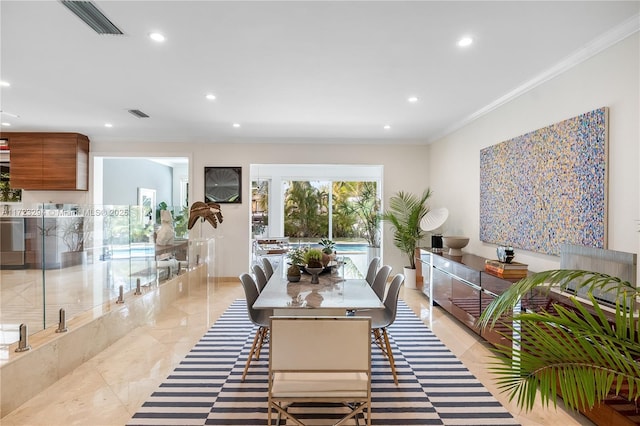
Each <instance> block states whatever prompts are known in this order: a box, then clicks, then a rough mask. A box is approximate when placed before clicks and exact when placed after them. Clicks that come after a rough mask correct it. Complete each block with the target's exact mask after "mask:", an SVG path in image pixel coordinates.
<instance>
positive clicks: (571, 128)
mask: <svg viewBox="0 0 640 426" xmlns="http://www.w3.org/2000/svg"><path fill="white" fill-rule="evenodd" d="M607 120H608V109H607V108H600V109H597V110H594V111H591V112H587V113H585V114H581V115H579V116H577V117H573V118H570V119H568V120H564V121H562V122H559V123H556V124H553V125H550V126H548V127H545V128H542V129H539V130H535V131H533V132H530V133H527V134H525V135H522V136H518V137H515V138H513V139H511V140H508V141H505V142H502V143H499V144H497V145H493V146H490V147H487V148H484V149H482V150H481V151H480V240H481V241H484V242H487V243H493V244H500V245H511V246H513V247H517V248H521V249H524V250H529V251H534V252H538V253H545V254H551V255H559V254H560V245H561V244H563V243H567V244H575V245H581V246H586V247H596V248H606V231H607V229H606V225H607V223H606V206H607V134H608V131H607V127H608V126H607Z"/></svg>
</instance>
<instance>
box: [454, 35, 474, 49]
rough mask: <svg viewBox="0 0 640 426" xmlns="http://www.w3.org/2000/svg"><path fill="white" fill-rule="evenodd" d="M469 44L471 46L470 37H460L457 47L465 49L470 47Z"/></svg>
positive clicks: (471, 40)
mask: <svg viewBox="0 0 640 426" xmlns="http://www.w3.org/2000/svg"><path fill="white" fill-rule="evenodd" d="M471 44H473V39H472V38H471V37H462V38H461V39H460V40H458V46H459V47H467V46H471Z"/></svg>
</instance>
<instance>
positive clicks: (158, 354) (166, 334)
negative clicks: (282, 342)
mask: <svg viewBox="0 0 640 426" xmlns="http://www.w3.org/2000/svg"><path fill="white" fill-rule="evenodd" d="M243 297H244V293H243V291H242V287H241V285H240V283H239V282H238V283H224V282H222V283H218V282H215V281H211V282H210V283H209V284H208V285H207V286H200V287H199V288H197V289H195V290H193V291H191V292H190V294H189V295H188V297H185V298H182V299H179V300H177V301H175V302H174V303H173V304H172V308H171V309H169V310H167V312H166V314H163V315H162V317H161V318H160V319H159V320H157V321H156V322H155V323H151V324H147V325H145V326H143V327H138V328H136V329H134V330H132V331H131V332H130V333H128V334H127V335H126V336H125V337H123V338H122V339H120V340H118V341H117V342H116V343H114V344H112V345H111V346H109V347H108V348H107V349H105V350H104V351H102V352H100V353H99V354H98V355H96V356H94V357H93V358H92V359H90V360H89V361H87V362H85V363H84V364H82V365H81V366H80V367H78V368H76V369H75V370H73V371H72V372H71V373H70V374H68V375H67V376H65V377H63V378H62V379H60V380H58V381H57V382H56V383H55V384H54V385H52V386H50V387H49V388H47V389H45V390H43V391H42V392H41V393H40V394H38V395H36V396H35V397H34V398H32V399H30V400H29V401H27V402H26V403H25V404H23V405H22V406H20V407H19V408H18V409H16V410H15V411H13V412H12V413H10V414H9V415H7V416H5V417H4V418H3V419H2V420H1V421H0V424H2V425H6V426H14V425H23V426H24V425H30V426H37V425H47V426H52V425H83V426H84V425H123V424H125V423H126V422H127V421H128V420H129V418H130V417H131V416H132V415H133V414H134V413H135V412H136V411H137V410H138V408H139V407H140V406H141V405H142V403H143V402H144V401H145V400H146V399H147V398H148V397H149V395H150V394H151V393H152V392H153V391H155V390H156V388H157V387H158V386H159V385H160V383H161V382H162V381H163V380H164V379H165V378H166V376H167V375H168V374H169V373H171V371H173V369H174V368H175V367H176V365H177V364H178V363H179V362H180V360H181V359H182V358H183V357H184V356H185V354H186V353H187V352H188V351H189V350H190V349H191V348H192V347H193V345H194V344H195V343H196V342H197V341H198V340H199V339H200V337H202V335H203V334H204V333H205V332H206V330H207V329H208V328H209V327H210V326H211V325H212V324H213V323H214V322H215V320H216V319H217V318H218V317H219V316H220V315H221V314H222V313H223V312H224V311H225V310H226V308H227V307H228V306H229V304H230V303H231V302H232V301H233V300H235V299H238V298H243ZM400 297H401V298H402V299H404V300H405V302H407V304H408V305H409V306H410V307H411V308H412V310H413V311H414V312H416V314H417V315H418V316H420V317H421V318H422V319H423V321H424V322H425V323H428V317H429V313H431V314H432V316H433V325H432V327H433V331H434V332H435V334H436V335H437V336H438V337H439V338H440V339H441V340H442V341H443V343H444V344H445V345H447V346H448V347H449V349H451V350H452V351H453V352H454V353H455V354H456V355H457V356H458V357H459V358H460V359H461V360H462V361H463V362H464V363H465V365H466V366H467V368H468V369H469V370H470V371H471V372H472V373H473V374H474V375H475V376H476V377H477V378H478V379H479V380H481V381H482V383H483V384H484V385H485V387H487V388H488V389H489V390H490V391H491V392H492V393H493V394H494V396H495V397H496V398H497V399H498V400H499V401H500V402H501V403H502V404H503V405H504V406H505V407H506V408H507V409H508V410H509V411H510V412H511V413H512V414H513V416H514V417H515V418H516V420H517V421H519V422H520V423H521V424H522V425H524V426H539V425H552V424H553V425H555V424H562V425H566V426H571V425H591V424H592V423H591V422H590V421H589V420H588V419H586V418H585V417H583V416H581V415H579V414H575V413H571V412H567V411H565V410H564V408H563V406H562V403H560V405H559V406H558V408H557V409H553V408H546V409H545V408H542V407H541V406H537V407H536V408H535V409H534V410H533V411H532V412H529V413H524V412H521V410H520V409H518V408H517V406H516V405H515V404H513V403H510V402H508V401H507V400H506V397H505V396H504V395H502V394H500V393H497V392H496V389H495V385H494V384H493V382H492V380H491V377H490V374H489V373H488V372H487V371H486V368H485V365H486V362H487V359H488V356H489V355H490V349H489V346H488V344H486V343H484V342H483V341H482V340H481V339H479V338H478V337H477V336H476V335H474V334H473V333H471V332H469V331H468V330H467V329H466V328H465V327H464V326H463V325H461V324H460V323H459V322H457V320H455V319H454V318H452V317H450V316H449V315H448V314H446V313H444V312H443V311H441V310H440V309H439V308H437V307H436V308H433V310H431V307H430V306H429V303H428V299H427V298H426V297H425V296H424V295H423V294H422V293H421V292H420V291H419V290H405V289H402V291H401V294H400Z"/></svg>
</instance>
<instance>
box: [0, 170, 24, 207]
mask: <svg viewBox="0 0 640 426" xmlns="http://www.w3.org/2000/svg"><path fill="white" fill-rule="evenodd" d="M21 199H22V189H12V188H11V185H10V184H9V173H0V201H9V202H16V201H20V200H21Z"/></svg>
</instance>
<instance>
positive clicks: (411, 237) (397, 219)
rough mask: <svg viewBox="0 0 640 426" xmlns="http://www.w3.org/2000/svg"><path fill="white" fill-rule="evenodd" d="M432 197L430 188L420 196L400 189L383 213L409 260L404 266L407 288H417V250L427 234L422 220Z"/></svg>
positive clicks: (383, 217)
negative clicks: (423, 228) (422, 225)
mask: <svg viewBox="0 0 640 426" xmlns="http://www.w3.org/2000/svg"><path fill="white" fill-rule="evenodd" d="M430 197H431V190H430V189H429V188H427V189H425V190H424V192H423V193H422V195H420V196H417V195H414V194H410V193H407V192H404V191H400V192H398V193H397V194H396V195H394V196H393V197H391V198H390V199H389V208H388V209H387V210H385V212H384V213H383V214H382V220H384V221H386V222H389V224H390V225H391V228H392V230H393V244H394V245H395V246H396V247H397V248H398V249H400V251H401V252H402V253H403V254H404V255H405V256H406V258H407V260H408V261H409V264H408V265H406V266H405V267H404V276H405V281H404V285H405V287H407V288H416V260H415V251H416V248H417V247H418V243H419V242H420V240H421V239H422V237H424V234H425V232H424V231H423V230H422V228H420V221H421V220H422V218H423V217H424V216H425V215H426V214H427V213H428V212H429V207H428V206H427V200H428V199H429V198H430Z"/></svg>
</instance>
